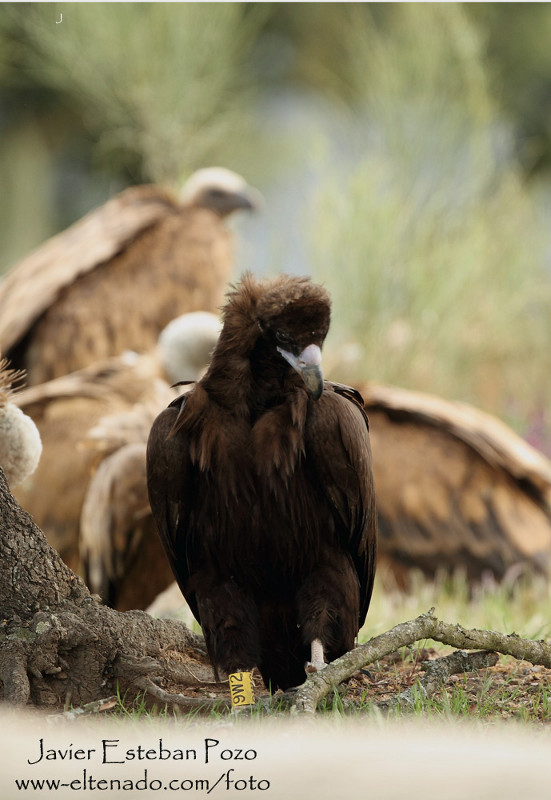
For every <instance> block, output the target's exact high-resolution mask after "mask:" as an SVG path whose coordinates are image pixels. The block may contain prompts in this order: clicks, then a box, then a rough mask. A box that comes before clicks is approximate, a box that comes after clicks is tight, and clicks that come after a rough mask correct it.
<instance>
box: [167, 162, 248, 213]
mask: <svg viewBox="0 0 551 800" xmlns="http://www.w3.org/2000/svg"><path fill="white" fill-rule="evenodd" d="M180 201H181V203H182V205H185V206H194V207H198V208H209V209H210V210H211V211H214V212H215V213H216V214H218V215H219V216H220V217H227V216H228V214H231V213H232V212H233V211H237V210H238V209H240V208H242V209H248V210H249V211H253V210H255V209H257V208H259V206H260V205H261V196H260V192H258V191H257V190H256V189H254V188H253V187H252V186H249V185H248V183H247V182H246V181H245V180H244V179H243V178H242V177H241V175H238V174H237V173H236V172H232V171H231V170H229V169H225V168H224V167H206V168H205V169H199V170H197V172H194V173H193V175H192V176H191V177H190V178H189V179H188V180H187V181H186V183H185V184H184V186H183V188H182V191H181V193H180Z"/></svg>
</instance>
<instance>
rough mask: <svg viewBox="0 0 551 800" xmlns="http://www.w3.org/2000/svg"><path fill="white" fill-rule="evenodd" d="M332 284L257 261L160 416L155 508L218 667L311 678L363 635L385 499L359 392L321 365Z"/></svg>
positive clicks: (152, 476) (152, 491) (150, 459)
mask: <svg viewBox="0 0 551 800" xmlns="http://www.w3.org/2000/svg"><path fill="white" fill-rule="evenodd" d="M329 318H330V300H329V296H328V294H327V292H326V291H325V290H324V289H323V288H322V287H320V286H317V285H316V284H313V283H311V282H310V281H309V280H307V279H305V278H296V277H292V276H288V275H282V276H279V277H278V278H275V279H273V280H266V281H256V280H255V279H254V278H253V277H252V276H250V275H247V276H245V277H244V278H243V279H242V281H241V282H240V283H239V284H238V285H237V286H236V287H235V288H234V289H233V290H232V291H231V292H230V293H229V294H228V299H227V302H226V305H225V306H224V324H223V328H222V332H221V334H220V338H219V340H218V344H217V345H216V348H215V350H214V353H213V356H212V360H211V364H210V366H209V368H208V370H207V373H206V375H205V376H204V377H203V378H202V379H201V380H200V381H199V382H198V383H196V384H195V386H194V387H193V388H192V389H191V391H190V392H188V393H187V394H185V395H182V396H181V397H179V398H177V399H176V400H175V401H174V402H172V403H171V404H170V406H169V407H168V408H167V409H166V410H165V411H163V412H162V414H160V415H159V417H158V418H157V419H156V421H155V423H154V425H153V427H152V429H151V433H150V436H149V441H148V448H147V480H148V489H149V498H150V502H151V508H152V511H153V516H154V518H155V521H156V523H157V526H158V529H159V533H160V534H161V538H162V540H163V543H164V545H165V549H166V552H167V555H168V558H169V560H170V562H171V564H172V568H173V570H174V574H175V577H176V579H177V581H178V583H179V585H180V587H181V589H182V592H183V594H184V596H185V598H186V600H187V602H188V603H189V606H190V608H191V609H192V611H193V613H194V615H195V617H196V619H197V620H198V621H199V623H200V624H201V627H202V629H203V633H204V636H205V641H206V645H207V649H208V652H209V655H210V658H211V661H212V664H213V667H214V669H215V672H217V671H218V670H219V669H220V670H222V671H223V672H226V673H236V672H240V671H241V670H245V671H250V670H251V669H252V668H253V667H254V666H257V667H258V669H259V670H260V673H261V675H262V678H263V680H264V683H265V684H266V686H271V687H272V689H273V690H275V689H277V688H278V687H279V688H282V689H287V688H288V687H291V686H295V685H297V684H299V683H302V682H303V681H304V679H305V677H306V673H305V670H308V669H319V668H321V667H323V664H324V659H325V660H327V661H332V660H333V659H335V658H337V657H338V656H340V655H342V654H343V653H344V652H346V651H347V650H350V649H352V647H353V646H354V640H355V637H356V635H357V633H358V630H359V628H360V627H361V625H362V624H363V622H364V620H365V617H366V614H367V610H368V607H369V603H370V598H371V590H372V586H373V579H374V574H375V552H376V514H375V493H374V487H373V476H372V469H371V453H370V447H369V434H368V425H367V419H366V416H365V413H364V411H363V408H362V405H361V398H360V397H359V395H358V394H357V393H356V392H354V391H353V390H351V389H348V388H347V387H343V386H340V385H338V384H332V383H329V382H325V383H324V381H323V376H322V372H321V352H320V348H321V346H322V345H323V342H324V340H325V337H326V334H327V331H328V328H329Z"/></svg>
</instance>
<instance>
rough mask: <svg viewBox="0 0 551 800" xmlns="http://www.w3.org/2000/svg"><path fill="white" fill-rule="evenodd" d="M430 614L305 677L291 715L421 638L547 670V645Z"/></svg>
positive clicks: (550, 653) (308, 709)
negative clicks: (462, 624) (484, 652)
mask: <svg viewBox="0 0 551 800" xmlns="http://www.w3.org/2000/svg"><path fill="white" fill-rule="evenodd" d="M433 612H434V609H431V610H430V611H428V612H427V613H426V614H421V615H420V616H419V617H417V619H414V620H410V621H409V622H402V623H400V624H399V625H396V626H395V627H394V628H392V629H391V630H390V631H387V632H386V633H383V634H381V635H380V636H376V637H374V638H373V639H370V640H369V642H366V644H363V645H360V646H359V647H356V648H355V649H354V650H351V651H350V652H349V653H346V654H345V655H344V656H341V657H340V658H337V659H336V660H335V661H333V662H332V663H331V664H329V665H328V666H327V667H325V669H323V670H321V671H320V672H316V673H312V674H311V675H309V676H308V678H307V679H306V681H305V682H304V683H303V685H302V686H300V687H299V689H298V690H297V692H296V694H295V695H294V697H292V698H291V712H292V713H294V714H313V713H315V710H316V707H317V705H318V703H319V702H320V701H321V700H323V699H324V698H325V697H326V696H327V695H328V694H329V693H330V692H331V691H333V690H334V689H335V688H336V687H337V686H338V685H339V684H340V683H342V682H343V681H345V680H347V678H350V676H351V675H353V674H354V673H355V672H357V671H358V670H359V669H361V668H362V667H365V666H367V665H368V664H372V663H373V662H374V661H378V660H379V659H381V658H384V657H385V656H388V655H389V654H390V653H393V652H394V651H395V650H398V649H399V648H400V647H406V646H407V645H410V644H413V643H414V642H417V641H419V640H423V639H434V640H435V641H438V642H442V644H447V645H449V646H451V647H457V648H460V649H466V650H488V651H492V652H494V651H495V652H497V653H502V654H503V655H510V656H514V657H515V658H517V659H519V660H524V661H529V662H531V663H532V664H541V665H543V666H545V667H551V646H549V645H548V644H546V643H545V642H543V641H537V642H536V641H532V640H531V639H522V638H521V637H519V636H517V634H515V633H512V634H509V635H507V634H504V633H497V632H496V631H484V630H476V629H473V630H468V629H466V628H463V627H462V626H461V625H451V624H449V623H446V622H441V621H440V620H439V619H437V618H436V617H435V616H434V613H433Z"/></svg>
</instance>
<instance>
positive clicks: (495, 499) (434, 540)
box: [358, 383, 551, 586]
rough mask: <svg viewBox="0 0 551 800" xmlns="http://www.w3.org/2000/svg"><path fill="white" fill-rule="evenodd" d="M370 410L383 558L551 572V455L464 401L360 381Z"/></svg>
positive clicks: (425, 567)
mask: <svg viewBox="0 0 551 800" xmlns="http://www.w3.org/2000/svg"><path fill="white" fill-rule="evenodd" d="M358 388H359V390H360V392H361V394H362V396H363V398H364V400H365V408H366V411H367V414H368V416H369V422H370V433H371V446H372V452H373V470H374V474H375V486H376V489H377V510H378V515H379V555H380V557H381V566H383V564H385V563H386V564H387V565H389V566H390V568H391V570H392V571H393V573H394V575H395V576H396V578H397V579H398V582H399V584H400V585H402V586H407V571H408V570H409V569H410V568H411V567H416V568H417V569H420V570H422V572H424V573H425V575H427V576H429V577H433V576H434V575H435V574H436V573H437V572H438V571H447V572H453V571H454V570H461V571H463V572H464V573H465V575H466V577H467V579H469V580H470V581H477V580H480V579H481V578H483V577H484V576H485V575H493V576H494V577H495V578H496V579H498V580H500V579H503V578H504V577H505V576H506V575H508V576H510V577H514V575H515V574H517V573H518V572H519V571H520V570H521V569H522V568H524V569H525V568H526V567H528V568H530V569H531V570H532V571H536V572H541V573H543V574H545V575H547V576H549V575H550V574H551V463H550V462H549V461H548V460H547V459H546V458H545V457H544V456H543V455H542V454H541V453H539V452H538V451H536V450H535V449H534V448H533V447H531V446H530V445H529V444H527V443H526V442H525V441H524V440H523V439H521V438H520V437H519V436H517V435H516V434H515V433H514V432H513V431H512V430H511V429H510V428H509V427H508V426H507V425H505V424H504V423H503V422H501V421H500V420H498V419H497V418H496V417H493V416H492V415H490V414H487V413H485V412H482V411H479V410H478V409H476V408H473V407H472V406H470V405H467V404H465V403H454V402H449V401H446V400H442V399H441V398H439V397H435V396H433V395H429V394H423V393H420V392H412V391H408V390H405V389H399V388H397V387H393V386H385V385H381V384H376V383H365V384H361V385H359V387H358Z"/></svg>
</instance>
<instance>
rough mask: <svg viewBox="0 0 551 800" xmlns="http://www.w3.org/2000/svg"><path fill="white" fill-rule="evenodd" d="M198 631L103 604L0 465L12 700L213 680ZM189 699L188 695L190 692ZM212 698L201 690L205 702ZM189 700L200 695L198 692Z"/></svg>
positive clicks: (4, 661)
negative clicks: (65, 560) (21, 500)
mask: <svg viewBox="0 0 551 800" xmlns="http://www.w3.org/2000/svg"><path fill="white" fill-rule="evenodd" d="M207 663H208V662H207V658H206V653H205V647H204V643H203V639H202V637H201V636H197V635H196V634H194V633H192V632H191V631H190V630H189V629H188V628H187V627H186V626H185V625H184V624H183V623H181V622H178V621H176V620H158V619H153V618H152V617H150V616H149V615H148V614H146V613H145V612H143V611H129V612H126V613H125V614H121V613H118V612H116V611H113V610H112V609H111V608H107V607H106V606H102V605H100V604H99V603H98V602H97V600H96V599H95V598H94V597H92V596H91V595H90V592H89V591H88V589H87V588H86V586H85V584H84V582H83V581H82V580H81V579H80V578H79V577H78V576H76V575H75V574H74V573H73V572H72V571H71V570H70V569H69V568H68V567H67V566H66V565H65V564H64V563H63V561H62V560H61V558H60V557H59V555H58V554H57V553H56V552H55V550H53V549H52V548H51V547H50V545H49V544H48V542H47V541H46V538H45V536H44V534H43V533H42V531H41V530H40V529H39V528H38V527H37V526H36V525H35V524H34V522H33V520H32V517H31V516H30V515H29V514H27V513H26V512H25V511H23V510H22V509H21V507H20V506H19V505H18V503H17V502H16V500H15V499H14V498H13V496H12V495H11V494H10V491H9V488H8V485H7V482H6V479H5V476H4V473H3V471H2V470H1V468H0V681H1V682H2V684H3V688H4V698H5V700H6V701H8V702H10V703H14V704H20V705H24V704H28V703H32V704H33V705H35V706H46V707H50V708H57V709H60V708H64V707H67V706H68V705H77V706H80V705H83V704H86V703H89V702H92V701H95V700H98V699H99V698H102V697H105V696H106V695H109V694H111V693H114V692H116V690H117V684H118V688H119V689H120V691H121V692H125V691H128V690H129V689H130V690H134V691H135V692H136V693H137V692H138V691H143V690H144V689H146V690H147V688H148V686H151V687H152V689H154V693H155V692H156V693H157V695H158V687H159V685H160V684H161V685H162V683H163V682H165V683H166V682H167V680H168V681H170V683H171V688H172V689H175V691H176V692H178V691H179V690H181V689H182V688H185V687H186V686H194V687H195V686H197V685H198V683H201V682H202V681H206V682H209V681H213V680H214V678H213V675H212V671H211V669H210V667H208V666H207ZM192 702H193V701H192ZM211 702H212V701H211V700H210V699H209V698H206V699H205V705H208V704H209V703H211ZM195 704H196V705H198V704H200V701H199V700H195Z"/></svg>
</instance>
